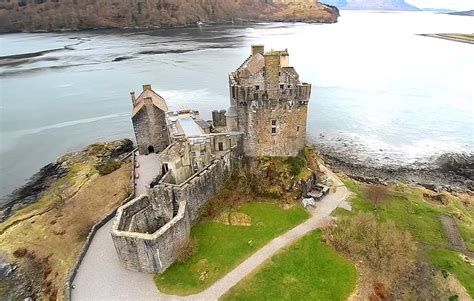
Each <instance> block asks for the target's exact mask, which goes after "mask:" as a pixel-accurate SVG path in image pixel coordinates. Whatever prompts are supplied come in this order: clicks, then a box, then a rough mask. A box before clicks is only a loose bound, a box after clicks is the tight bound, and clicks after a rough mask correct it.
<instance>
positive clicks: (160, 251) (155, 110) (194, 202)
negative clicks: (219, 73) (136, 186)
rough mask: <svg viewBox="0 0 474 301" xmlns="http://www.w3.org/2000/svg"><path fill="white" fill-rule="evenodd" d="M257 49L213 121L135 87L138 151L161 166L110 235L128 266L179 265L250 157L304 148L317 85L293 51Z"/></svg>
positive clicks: (157, 269)
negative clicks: (307, 79) (212, 204)
mask: <svg viewBox="0 0 474 301" xmlns="http://www.w3.org/2000/svg"><path fill="white" fill-rule="evenodd" d="M251 51H252V52H251V55H250V56H249V57H248V58H247V59H246V60H245V61H244V62H243V63H242V65H241V66H240V67H239V68H238V69H237V70H236V71H234V72H231V73H230V74H229V90H230V108H229V109H228V110H227V111H225V110H221V111H213V112H212V121H205V120H203V119H201V118H200V115H199V112H197V111H194V110H189V109H187V110H180V111H177V112H172V111H170V110H169V109H168V106H167V104H166V101H165V100H164V99H163V98H162V97H161V96H160V95H159V94H158V93H156V92H155V91H153V89H152V87H151V86H150V85H144V86H143V91H142V92H141V94H140V95H139V96H138V97H136V96H135V93H134V92H132V93H131V99H132V104H133V111H132V123H133V128H134V132H135V136H136V140H137V144H138V152H139V154H140V155H148V154H151V153H158V160H159V162H160V165H161V168H160V169H159V170H156V177H155V178H154V180H153V181H151V182H150V183H149V185H148V186H147V193H146V194H144V195H141V196H138V197H137V198H135V199H134V200H132V201H130V202H128V203H127V204H125V205H124V206H122V207H120V208H119V209H118V210H117V214H116V217H115V220H114V223H113V226H112V232H111V233H112V238H113V241H114V244H115V248H116V251H117V254H118V256H119V259H120V261H121V263H122V265H123V266H124V267H125V268H127V269H129V270H133V271H140V272H147V273H162V272H164V271H165V270H166V269H167V268H168V267H169V266H170V265H171V264H173V262H174V261H175V254H176V250H177V249H178V248H181V247H182V246H183V245H184V244H185V243H186V242H187V241H188V239H189V237H190V230H191V226H192V225H194V224H195V223H196V222H197V221H198V220H199V212H200V209H201V208H202V207H203V206H204V205H206V203H207V201H208V200H209V199H210V198H212V197H213V196H214V195H215V194H216V193H217V191H218V190H219V189H220V188H221V187H222V186H223V184H224V183H225V182H226V180H227V179H228V178H229V177H230V176H231V174H232V171H233V170H234V169H236V168H238V167H239V166H240V165H241V163H242V160H243V158H244V157H258V156H274V157H277V156H296V155H297V154H298V152H299V151H300V150H302V149H303V148H304V146H305V143H306V121H307V105H308V101H309V99H310V96H311V85H310V84H307V83H302V82H300V81H299V76H298V73H297V72H296V71H295V69H294V68H293V67H290V66H289V54H288V51H287V50H284V51H273V50H272V51H269V52H265V50H264V46H262V45H253V46H252V49H251Z"/></svg>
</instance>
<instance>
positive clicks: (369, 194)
mask: <svg viewBox="0 0 474 301" xmlns="http://www.w3.org/2000/svg"><path fill="white" fill-rule="evenodd" d="M364 195H365V198H366V199H367V200H368V201H369V202H370V203H372V205H373V206H374V209H378V208H379V207H380V205H381V204H382V203H383V202H384V201H386V200H387V199H388V197H389V194H388V189H387V187H385V186H382V185H370V186H368V187H367V188H366V189H365V191H364Z"/></svg>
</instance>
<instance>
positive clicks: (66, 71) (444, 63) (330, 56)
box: [0, 12, 474, 195]
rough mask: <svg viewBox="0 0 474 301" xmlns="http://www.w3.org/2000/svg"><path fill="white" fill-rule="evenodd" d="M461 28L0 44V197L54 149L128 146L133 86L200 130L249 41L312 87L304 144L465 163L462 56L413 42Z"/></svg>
mask: <svg viewBox="0 0 474 301" xmlns="http://www.w3.org/2000/svg"><path fill="white" fill-rule="evenodd" d="M473 30H474V18H471V17H461V16H448V15H436V14H430V13H370V12H343V16H342V17H341V19H340V22H339V23H338V24H333V25H317V24H313V25H311V24H286V23H279V24H253V25H246V26H241V25H234V26H231V25H228V26H204V27H202V28H197V27H196V28H181V29H166V30H154V31H134V32H133V31H120V32H118V31H92V32H74V33H60V34H57V33H47V34H10V35H3V36H0V42H1V51H0V52H1V53H0V55H1V56H2V59H1V60H0V80H1V105H0V114H1V115H0V116H1V121H0V125H1V133H0V138H1V141H0V144H1V145H0V159H1V163H0V164H1V165H0V170H1V193H0V195H2V194H6V193H8V192H10V191H11V190H12V189H14V188H15V187H16V186H18V185H20V184H22V183H23V182H24V180H25V178H28V177H29V176H30V175H31V174H32V173H34V172H35V171H37V170H38V169H39V168H40V167H41V166H43V165H44V164H46V163H48V162H50V161H53V160H54V159H55V158H56V157H57V156H59V155H60V154H62V153H64V152H66V151H73V150H79V149H81V148H83V147H84V146H86V145H87V144H90V143H92V142H95V141H100V140H110V139H114V138H121V137H132V126H131V122H130V119H129V118H130V110H131V103H130V98H129V94H128V93H129V92H130V91H131V90H136V91H137V92H138V91H139V90H140V87H141V85H142V84H144V83H150V84H152V85H153V87H154V89H155V90H156V91H158V92H159V93H160V94H161V95H162V96H164V97H165V98H166V99H167V101H168V104H169V105H170V106H171V107H172V108H174V109H178V108H181V107H192V108H197V109H199V110H200V111H201V113H202V115H203V116H204V117H205V118H210V111H211V110H212V109H214V108H218V109H220V108H227V106H228V88H227V73H228V72H229V71H231V70H233V69H236V68H237V67H238V66H239V65H240V63H241V62H242V61H243V60H244V59H245V58H246V57H247V56H248V54H249V51H250V50H249V45H251V44H252V43H264V44H265V45H266V46H267V47H268V48H270V47H271V48H275V49H278V48H288V50H289V52H290V63H291V64H292V65H293V66H295V67H296V68H297V70H298V72H299V73H300V76H301V79H302V80H303V81H308V82H311V83H312V84H313V87H314V88H313V89H314V90H313V98H312V100H311V103H310V110H309V124H308V126H309V131H308V135H309V138H310V139H311V141H313V142H318V143H322V144H324V145H325V146H326V147H328V146H329V147H334V148H335V149H336V150H337V151H343V152H347V153H349V154H351V155H353V157H354V160H365V161H367V162H368V163H375V164H378V163H383V164H393V163H398V164H400V163H410V162H413V161H414V160H419V159H426V158H429V157H431V156H433V155H435V154H439V153H442V152H447V151H456V152H472V151H474V136H473V135H474V122H473V119H474V118H473V117H474V100H473V97H474V96H473V95H474V91H473V87H474V85H473V84H472V80H473V78H474V71H473V70H474V45H469V44H463V43H455V42H450V41H445V40H439V39H433V38H427V37H422V36H418V35H416V34H419V33H438V32H462V33H466V32H467V33H469V32H472V31H473ZM67 45H69V46H68V47H67V48H66V49H64V48H63V47H64V46H67ZM57 49H58V50H57ZM47 50H53V51H50V52H46V53H43V54H42V55H40V54H38V55H37V56H34V57H30V58H28V59H23V60H21V59H5V56H8V55H14V54H24V53H34V52H39V51H47ZM116 58H123V59H124V60H122V61H114V59H116Z"/></svg>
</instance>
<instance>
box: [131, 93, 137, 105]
mask: <svg viewBox="0 0 474 301" xmlns="http://www.w3.org/2000/svg"><path fill="white" fill-rule="evenodd" d="M130 96H131V97H132V104H133V106H135V101H136V98H135V92H133V91H132V92H130Z"/></svg>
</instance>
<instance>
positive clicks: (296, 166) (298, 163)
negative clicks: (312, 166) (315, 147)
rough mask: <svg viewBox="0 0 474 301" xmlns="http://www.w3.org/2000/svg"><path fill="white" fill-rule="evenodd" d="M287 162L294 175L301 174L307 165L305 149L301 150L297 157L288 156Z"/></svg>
mask: <svg viewBox="0 0 474 301" xmlns="http://www.w3.org/2000/svg"><path fill="white" fill-rule="evenodd" d="M285 163H286V164H288V165H289V167H290V171H291V174H292V175H293V176H297V175H299V174H300V172H301V170H302V169H303V168H305V167H306V165H307V163H306V158H305V152H304V150H301V151H300V152H299V154H298V156H297V157H288V158H286V160H285Z"/></svg>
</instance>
